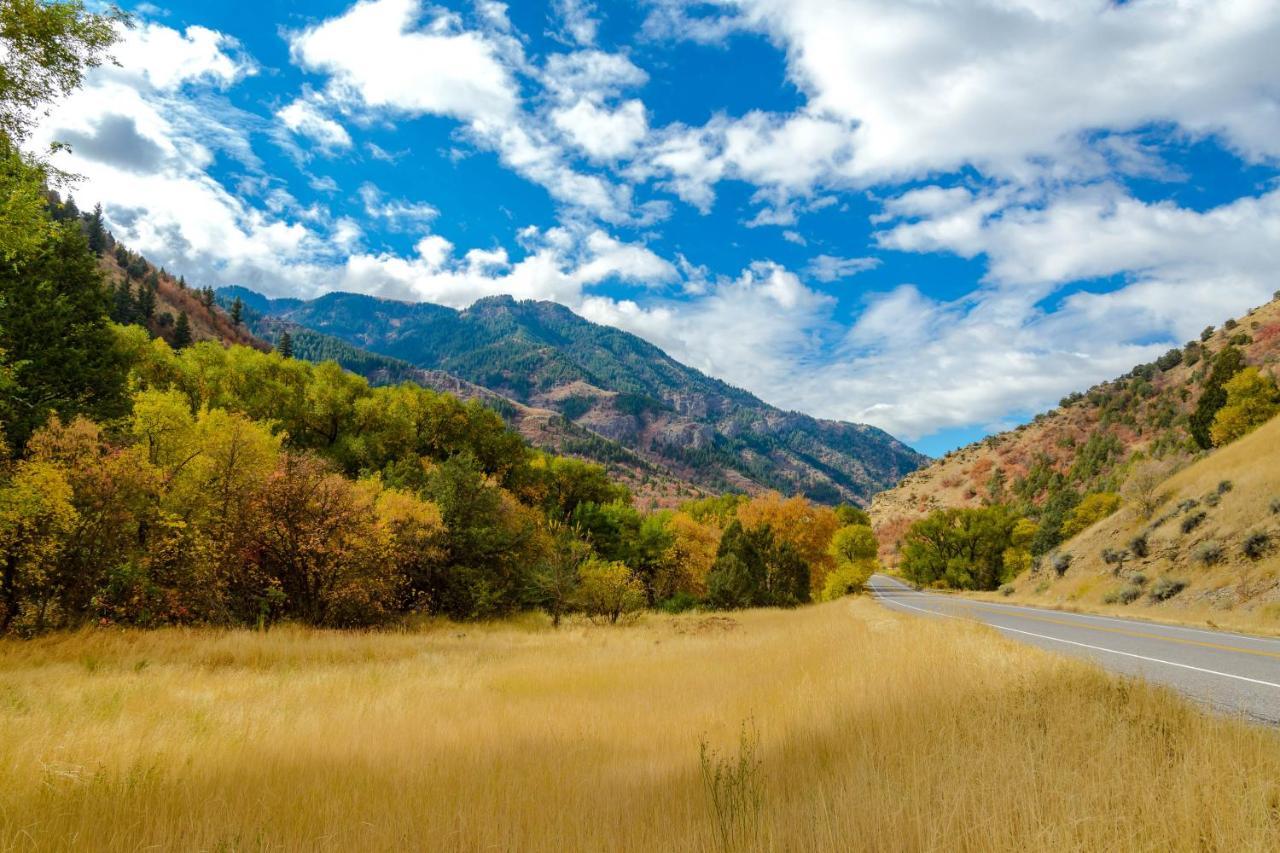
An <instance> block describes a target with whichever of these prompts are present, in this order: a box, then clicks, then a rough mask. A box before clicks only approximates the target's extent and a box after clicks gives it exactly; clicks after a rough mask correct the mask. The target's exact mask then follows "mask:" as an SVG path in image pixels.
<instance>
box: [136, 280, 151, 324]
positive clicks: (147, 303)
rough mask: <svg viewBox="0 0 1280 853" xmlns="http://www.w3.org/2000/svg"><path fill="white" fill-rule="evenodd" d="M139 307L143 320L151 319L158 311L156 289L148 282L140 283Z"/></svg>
mask: <svg viewBox="0 0 1280 853" xmlns="http://www.w3.org/2000/svg"><path fill="white" fill-rule="evenodd" d="M137 308H138V314H139V315H140V316H141V317H142V319H143V321H146V320H150V319H151V318H152V317H153V316H154V315H155V313H156V291H155V288H154V287H152V286H151V284H150V283H148V282H143V283H141V284H139V285H138V303H137Z"/></svg>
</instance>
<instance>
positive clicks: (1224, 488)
mask: <svg viewBox="0 0 1280 853" xmlns="http://www.w3.org/2000/svg"><path fill="white" fill-rule="evenodd" d="M1233 488H1235V484H1234V483H1232V482H1231V481H1230V480H1223V481H1221V482H1220V483H1218V494H1220V495H1225V494H1226V493H1227V492H1229V491H1231V490H1232V489H1233Z"/></svg>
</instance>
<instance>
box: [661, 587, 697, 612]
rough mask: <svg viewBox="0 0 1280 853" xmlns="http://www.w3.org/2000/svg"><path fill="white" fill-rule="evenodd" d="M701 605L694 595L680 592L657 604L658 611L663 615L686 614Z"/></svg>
mask: <svg viewBox="0 0 1280 853" xmlns="http://www.w3.org/2000/svg"><path fill="white" fill-rule="evenodd" d="M699 604H701V602H700V601H699V600H698V597H697V596H696V595H693V594H691V593H688V592H685V591H683V590H681V591H680V592H677V593H676V594H675V595H673V596H671V597H670V598H668V599H666V600H665V601H661V602H659V603H658V609H659V610H661V611H662V612H663V613H673V614H674V613H687V612H688V611H690V610H694V609H696V608H697V606H698V605H699Z"/></svg>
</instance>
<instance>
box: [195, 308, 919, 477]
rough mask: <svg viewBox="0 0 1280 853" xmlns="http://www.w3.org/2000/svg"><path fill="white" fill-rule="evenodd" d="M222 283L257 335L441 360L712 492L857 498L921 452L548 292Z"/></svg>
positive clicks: (442, 366) (423, 364) (410, 360)
mask: <svg viewBox="0 0 1280 853" xmlns="http://www.w3.org/2000/svg"><path fill="white" fill-rule="evenodd" d="M219 295H220V298H221V299H222V300H223V302H224V304H225V303H226V301H227V300H231V299H235V298H239V299H240V300H241V301H242V303H243V304H244V305H245V306H246V307H247V308H249V309H251V313H252V316H251V317H250V323H251V326H252V327H253V328H254V329H255V330H258V331H260V332H261V333H263V334H268V333H269V332H270V330H271V328H272V324H280V323H285V324H292V325H293V326H295V327H303V328H306V329H311V330H313V331H315V332H319V333H321V334H324V335H328V336H331V337H333V338H336V339H338V340H340V341H343V342H346V343H348V344H351V345H353V346H355V347H358V348H360V349H363V350H368V351H370V352H372V353H377V354H379V355H384V356H389V357H392V358H394V359H397V360H399V361H401V362H403V363H407V364H409V365H412V366H413V367H415V368H420V369H424V370H434V371H442V372H444V373H446V374H448V375H450V376H454V377H458V378H460V379H462V380H465V381H466V382H468V383H472V384H474V385H476V386H479V387H481V388H484V389H487V390H488V391H491V392H493V393H496V394H498V395H501V396H502V397H504V398H506V399H509V400H511V401H513V402H515V403H518V404H520V405H523V406H527V407H532V408H535V409H539V410H544V411H548V412H555V413H558V414H560V415H561V416H562V417H563V418H564V419H565V420H566V421H568V422H570V423H572V424H574V425H576V426H578V427H580V428H583V429H585V430H587V431H589V433H590V434H592V435H595V436H599V437H601V438H604V439H607V440H609V441H611V442H613V443H614V444H615V445H617V446H620V447H622V448H625V449H627V450H629V451H631V452H632V453H634V454H636V455H637V456H638V457H639V458H641V459H643V460H646V461H647V462H649V463H651V464H653V465H655V466H658V467H659V468H661V469H663V470H666V471H670V472H671V473H672V474H673V475H675V476H676V477H678V478H679V479H683V480H687V481H688V482H690V483H693V484H695V485H696V486H698V487H700V488H703V489H707V490H710V491H724V490H730V489H734V490H744V491H760V490H762V489H777V490H779V491H782V492H785V493H799V494H804V495H807V496H808V497H810V498H812V499H814V500H817V501H821V502H825V503H836V502H839V501H856V502H865V501H867V500H868V499H869V498H870V497H871V496H872V495H873V494H875V493H876V492H878V491H880V490H881V489H884V488H887V487H888V486H890V485H892V484H893V483H896V482H897V481H898V480H899V479H900V478H901V477H902V476H903V475H904V474H907V473H909V472H911V471H913V470H915V469H916V468H917V467H919V466H920V465H921V464H923V463H924V462H925V461H927V460H926V457H924V456H922V455H921V454H919V453H916V452H915V451H914V450H912V449H911V448H909V447H907V446H906V445H904V444H902V443H901V442H899V441H898V440H896V439H895V438H893V437H892V436H890V435H889V434H888V433H885V432H883V431H882V430H879V429H876V428H874V427H870V426H866V425H862V424H851V423H843V422H838V421H828V420H819V419H817V418H813V417H810V416H808V415H804V414H800V413H798V412H785V411H782V410H780V409H777V408H775V407H773V406H770V405H768V404H766V403H764V402H763V401H761V400H760V399H759V398H757V397H755V396H753V395H752V394H750V393H748V392H747V391H744V390H742V389H740V388H735V387H733V386H731V385H728V384H727V383H724V382H721V381H720V380H717V379H712V378H711V377H709V376H706V375H705V374H703V373H700V372H699V371H697V370H694V369H692V368H690V367H686V366H685V365H683V364H680V363H679V362H677V361H676V360H675V359H673V358H671V357H670V356H668V355H667V354H666V353H664V352H663V351H662V350H660V349H658V348H657V347H656V346H653V345H652V344H650V343H648V342H647V341H644V340H642V339H641V338H638V337H636V336H635V335H632V334H629V333H627V332H623V331H621V330H619V329H614V328H611V327H608V326H601V325H597V324H595V323H591V322H589V321H587V320H585V319H583V318H582V317H579V316H578V315H576V314H574V313H573V312H572V311H570V310H569V309H568V308H565V307H563V306H561V305H558V304H555V303H552V302H537V301H516V300H515V299H512V298H511V297H509V296H500V297H490V298H487V299H481V300H480V301H478V302H476V303H475V304H474V305H472V306H471V307H470V308H468V309H466V310H463V311H457V310H454V309H452V308H447V307H444V306H440V305H433V304H430V303H407V302H397V301H393V300H387V299H378V298H375V297H370V296H361V295H356V294H350V293H331V294H328V295H325V296H322V297H320V298H318V299H315V300H311V301H306V302H302V301H299V300H294V299H286V300H271V299H267V298H265V297H263V296H261V295H260V294H257V293H253V292H252V291H248V290H245V289H243V288H225V289H223V290H222V291H220V292H219ZM584 455H590V454H584Z"/></svg>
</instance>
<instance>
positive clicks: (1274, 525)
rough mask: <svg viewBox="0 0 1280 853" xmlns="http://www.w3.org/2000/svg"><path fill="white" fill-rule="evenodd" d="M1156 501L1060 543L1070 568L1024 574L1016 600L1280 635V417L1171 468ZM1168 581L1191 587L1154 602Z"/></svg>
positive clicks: (1124, 511) (1015, 586) (1015, 595)
mask: <svg viewBox="0 0 1280 853" xmlns="http://www.w3.org/2000/svg"><path fill="white" fill-rule="evenodd" d="M1158 499H1159V501H1160V505H1159V506H1158V507H1157V508H1156V509H1155V512H1154V513H1153V517H1152V518H1150V519H1145V518H1143V517H1142V516H1141V514H1140V513H1139V512H1138V511H1137V509H1136V508H1135V507H1132V506H1130V507H1126V508H1123V509H1121V510H1120V511H1119V512H1117V513H1116V514H1114V515H1112V516H1110V517H1108V518H1105V519H1103V520H1102V521H1100V522H1098V523H1097V524H1095V525H1093V526H1092V527H1090V528H1089V529H1087V530H1085V531H1083V532H1082V533H1080V534H1079V535H1078V536H1076V537H1074V538H1073V539H1071V540H1069V541H1068V542H1066V543H1064V544H1063V545H1062V546H1061V551H1062V552H1063V553H1068V554H1070V555H1071V561H1070V567H1069V568H1068V569H1067V570H1066V572H1065V574H1064V575H1063V576H1062V577H1061V578H1059V577H1057V575H1056V573H1055V572H1054V571H1052V570H1051V568H1049V567H1048V566H1045V567H1043V568H1042V569H1041V571H1039V572H1035V573H1031V572H1028V573H1025V574H1023V575H1022V576H1020V577H1019V578H1018V579H1017V580H1016V581H1015V582H1014V588H1015V589H1016V592H1015V593H1014V594H1013V595H1014V597H1015V598H1016V599H1026V600H1028V601H1032V602H1039V603H1048V604H1053V605H1058V606H1064V605H1065V606H1073V605H1074V606H1089V607H1099V606H1109V607H1110V608H1111V609H1114V610H1117V611H1120V610H1123V611H1124V612H1125V613H1126V614H1127V615H1153V616H1158V617H1165V618H1178V619H1192V620H1204V621H1208V622H1211V623H1216V624H1220V625H1224V626H1231V625H1234V626H1239V627H1242V628H1247V629H1252V630H1266V631H1269V632H1277V631H1280V418H1273V419H1272V420H1271V421H1270V422H1269V423H1267V424H1266V425H1264V426H1262V427H1261V428H1259V429H1258V430H1257V431H1255V432H1253V433H1251V434H1249V435H1247V436H1245V437H1244V438H1242V439H1240V440H1239V441H1236V442H1234V443H1232V444H1229V445H1227V446H1226V447H1223V448H1220V449H1218V450H1215V451H1213V452H1212V453H1210V454H1208V455H1207V456H1205V457H1204V458H1202V459H1200V460H1199V461H1197V462H1196V463H1194V464H1193V465H1191V466H1189V467H1187V468H1185V469H1183V470H1182V471H1179V472H1178V473H1176V474H1174V475H1173V476H1172V477H1170V478H1169V479H1168V480H1167V481H1166V483H1165V484H1164V485H1163V486H1161V487H1160V488H1159V489H1158ZM1141 551H1145V552H1146V556H1142V555H1141V554H1140V553H1137V552H1141ZM1108 555H1109V556H1110V557H1111V561H1110V562H1108V561H1107V560H1106V559H1105V557H1106V556H1108ZM1118 555H1121V556H1123V559H1118V558H1117V556H1118ZM1166 579H1167V580H1166ZM1162 581H1164V582H1165V584H1166V586H1165V588H1166V589H1173V587H1172V586H1169V584H1174V583H1181V584H1185V588H1183V589H1182V590H1181V591H1179V592H1177V593H1176V594H1173V595H1170V596H1169V597H1168V599H1167V600H1165V601H1163V602H1158V601H1156V600H1154V598H1153V595H1152V591H1153V590H1154V589H1155V587H1156V586H1157V585H1158V584H1160V583H1161V582H1162Z"/></svg>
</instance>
